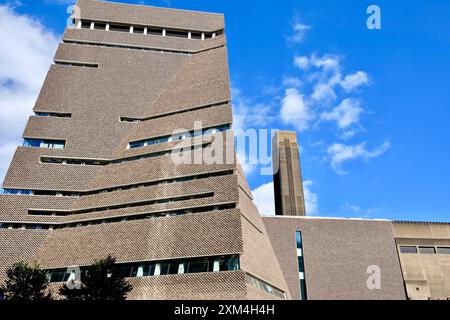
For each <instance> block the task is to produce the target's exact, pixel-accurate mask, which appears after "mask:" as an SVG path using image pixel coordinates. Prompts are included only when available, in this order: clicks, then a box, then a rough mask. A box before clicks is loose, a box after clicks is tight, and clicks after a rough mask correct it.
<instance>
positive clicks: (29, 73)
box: [0, 5, 58, 181]
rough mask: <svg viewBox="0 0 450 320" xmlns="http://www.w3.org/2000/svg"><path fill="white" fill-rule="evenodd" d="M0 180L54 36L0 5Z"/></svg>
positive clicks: (54, 43)
mask: <svg viewBox="0 0 450 320" xmlns="http://www.w3.org/2000/svg"><path fill="white" fill-rule="evenodd" d="M0 39H2V40H1V41H0V148H1V150H2V151H1V155H0V156H1V158H0V181H1V180H2V179H3V177H4V174H5V173H6V168H7V166H8V165H9V161H10V159H11V156H12V154H13V152H14V148H13V146H14V145H17V144H19V143H20V142H21V135H22V132H23V129H24V127H25V124H26V121H27V119H28V116H29V114H30V113H31V110H32V107H33V105H34V102H35V100H36V97H37V95H38V93H39V90H40V87H41V85H42V82H43V80H44V78H45V75H46V73H47V71H48V68H49V65H50V64H51V62H52V57H53V55H54V52H55V50H56V47H57V45H58V39H57V37H56V36H55V35H54V34H53V33H51V32H49V31H47V30H46V29H45V28H44V27H43V26H42V24H40V23H39V22H38V21H36V20H35V19H33V18H31V17H29V16H25V15H19V14H17V13H15V12H14V10H13V8H11V7H9V6H5V5H1V6H0Z"/></svg>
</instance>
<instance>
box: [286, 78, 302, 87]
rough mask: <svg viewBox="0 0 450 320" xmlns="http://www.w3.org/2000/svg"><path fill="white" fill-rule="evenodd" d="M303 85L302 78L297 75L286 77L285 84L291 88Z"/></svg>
mask: <svg viewBox="0 0 450 320" xmlns="http://www.w3.org/2000/svg"><path fill="white" fill-rule="evenodd" d="M302 85H303V82H302V80H300V79H299V78H297V77H284V78H283V86H285V87H291V88H299V87H301V86H302Z"/></svg>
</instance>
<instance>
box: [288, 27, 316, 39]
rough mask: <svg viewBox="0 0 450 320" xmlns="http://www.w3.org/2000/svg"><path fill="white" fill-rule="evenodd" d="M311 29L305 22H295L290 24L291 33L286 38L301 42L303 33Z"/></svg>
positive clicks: (303, 37) (303, 36)
mask: <svg viewBox="0 0 450 320" xmlns="http://www.w3.org/2000/svg"><path fill="white" fill-rule="evenodd" d="M310 29H311V26H308V25H306V24H303V23H300V22H296V23H294V25H293V26H292V31H293V34H292V36H290V37H289V38H288V40H289V41H291V42H302V41H303V40H304V39H305V35H306V33H307V32H308V30H310Z"/></svg>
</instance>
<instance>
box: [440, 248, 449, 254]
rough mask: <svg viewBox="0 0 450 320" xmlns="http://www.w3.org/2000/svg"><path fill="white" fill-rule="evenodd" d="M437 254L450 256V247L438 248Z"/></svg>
mask: <svg viewBox="0 0 450 320" xmlns="http://www.w3.org/2000/svg"><path fill="white" fill-rule="evenodd" d="M437 252H438V253H439V254H450V247H438V248H437Z"/></svg>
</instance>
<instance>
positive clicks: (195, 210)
mask: <svg viewBox="0 0 450 320" xmlns="http://www.w3.org/2000/svg"><path fill="white" fill-rule="evenodd" d="M235 208H236V204H235V203H229V204H222V205H217V206H207V207H198V208H190V209H183V210H175V211H173V210H171V211H160V212H155V213H141V214H137V215H133V216H126V217H123V216H122V217H118V218H102V219H93V220H88V221H84V222H83V223H67V224H58V225H55V226H52V228H54V229H66V228H78V227H85V226H91V225H98V224H104V223H117V222H124V221H134V220H143V219H155V218H163V217H174V216H180V215H185V214H193V213H202V212H209V211H221V210H230V209H235ZM31 211H32V212H34V215H43V216H49V215H50V216H56V215H57V214H60V212H58V213H57V212H52V211H39V210H31ZM29 214H31V213H30V211H29ZM0 224H2V225H3V228H6V225H8V228H20V227H21V226H24V225H25V226H28V225H30V224H22V225H16V224H14V225H12V226H11V224H5V223H1V222H0ZM40 226H42V228H43V229H45V228H46V226H48V225H44V224H43V225H40Z"/></svg>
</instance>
